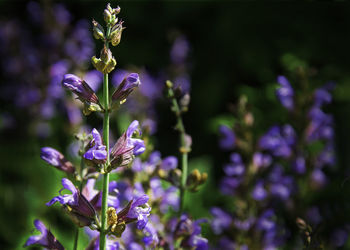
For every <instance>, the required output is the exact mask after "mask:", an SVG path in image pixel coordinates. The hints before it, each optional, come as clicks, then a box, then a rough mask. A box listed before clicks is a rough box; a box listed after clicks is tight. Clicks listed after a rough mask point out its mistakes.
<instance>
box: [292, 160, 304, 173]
mask: <svg viewBox="0 0 350 250" xmlns="http://www.w3.org/2000/svg"><path fill="white" fill-rule="evenodd" d="M293 170H294V172H295V173H297V174H304V173H305V172H306V165H305V158H304V157H303V156H297V157H296V158H295V160H294V163H293Z"/></svg>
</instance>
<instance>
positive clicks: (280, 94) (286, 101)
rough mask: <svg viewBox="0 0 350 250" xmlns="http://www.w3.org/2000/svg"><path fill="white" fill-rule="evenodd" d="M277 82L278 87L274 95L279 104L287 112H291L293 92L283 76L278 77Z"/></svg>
mask: <svg viewBox="0 0 350 250" xmlns="http://www.w3.org/2000/svg"><path fill="white" fill-rule="evenodd" d="M277 82H278V83H279V84H280V87H279V88H278V89H277V90H276V95H277V98H278V99H279V101H280V102H281V104H282V105H283V106H284V107H285V108H286V109H288V110H293V108H294V100H293V96H294V91H293V89H292V86H291V85H290V83H289V81H288V80H287V78H286V77H284V76H278V77H277Z"/></svg>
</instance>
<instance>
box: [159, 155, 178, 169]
mask: <svg viewBox="0 0 350 250" xmlns="http://www.w3.org/2000/svg"><path fill="white" fill-rule="evenodd" d="M176 167H177V158H176V157H175V156H168V157H166V158H164V159H163V160H162V163H161V164H160V168H161V169H163V170H165V171H169V170H172V169H175V168H176Z"/></svg>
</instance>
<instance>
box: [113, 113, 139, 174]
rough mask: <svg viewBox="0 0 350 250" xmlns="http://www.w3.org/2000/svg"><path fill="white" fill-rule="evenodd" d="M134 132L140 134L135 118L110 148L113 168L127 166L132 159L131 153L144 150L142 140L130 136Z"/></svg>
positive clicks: (135, 153) (136, 153)
mask: <svg viewBox="0 0 350 250" xmlns="http://www.w3.org/2000/svg"><path fill="white" fill-rule="evenodd" d="M135 132H138V133H139V134H141V131H140V129H139V122H138V121H136V120H135V121H133V122H132V123H131V124H130V125H129V127H128V129H127V131H126V132H125V133H124V134H123V135H122V136H121V137H120V138H119V139H118V141H117V142H116V144H115V145H114V146H113V148H112V149H111V152H110V154H111V166H112V167H113V168H116V167H124V166H128V165H129V164H130V163H131V161H132V159H133V155H139V154H142V153H143V152H144V151H145V150H146V147H145V143H144V141H143V140H141V139H135V138H132V136H133V134H134V133H135Z"/></svg>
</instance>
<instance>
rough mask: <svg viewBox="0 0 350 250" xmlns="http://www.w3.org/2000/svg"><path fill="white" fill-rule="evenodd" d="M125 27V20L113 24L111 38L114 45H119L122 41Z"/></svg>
mask: <svg viewBox="0 0 350 250" xmlns="http://www.w3.org/2000/svg"><path fill="white" fill-rule="evenodd" d="M124 29H125V27H123V22H120V23H117V24H115V25H114V26H113V28H112V31H111V35H110V39H111V43H112V45H113V46H117V45H118V44H119V43H120V40H121V37H122V32H123V30H124Z"/></svg>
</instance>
